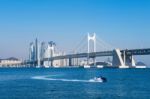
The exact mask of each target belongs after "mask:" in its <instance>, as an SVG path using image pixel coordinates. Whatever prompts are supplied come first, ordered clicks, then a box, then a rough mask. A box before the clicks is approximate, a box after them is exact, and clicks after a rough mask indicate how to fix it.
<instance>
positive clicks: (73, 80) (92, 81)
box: [32, 76, 102, 83]
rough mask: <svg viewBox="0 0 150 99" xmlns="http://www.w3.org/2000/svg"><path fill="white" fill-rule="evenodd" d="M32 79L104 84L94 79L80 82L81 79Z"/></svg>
mask: <svg viewBox="0 0 150 99" xmlns="http://www.w3.org/2000/svg"><path fill="white" fill-rule="evenodd" d="M32 79H37V80H51V81H63V82H91V83H96V82H102V81H95V80H94V79H89V80H79V79H61V78H60V79H59V78H58V79H56V78H49V76H34V77H32Z"/></svg>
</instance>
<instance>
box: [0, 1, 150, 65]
mask: <svg viewBox="0 0 150 99" xmlns="http://www.w3.org/2000/svg"><path fill="white" fill-rule="evenodd" d="M149 4H150V1H148V0H143V1H141V0H137V1H135V0H122V1H118V0H113V1H112V0H94V1H92V0H76V1H69V0H63V1H62V0H51V1H49V0H45V1H44V2H42V1H40V0H38V1H36V0H33V1H30V0H26V1H25V0H24V1H19V0H13V1H11V0H6V1H4V0H2V1H0V7H1V9H0V13H1V16H0V21H1V24H0V33H1V39H0V41H1V42H0V45H1V47H2V48H1V50H0V55H1V57H0V58H7V57H11V56H14V57H19V58H23V59H25V58H28V55H29V54H28V47H29V43H30V42H32V41H34V39H35V38H38V39H39V40H40V41H47V42H48V41H55V42H56V43H57V44H58V46H61V47H63V48H64V49H68V50H69V49H70V48H72V47H73V46H72V45H73V44H74V43H78V42H77V41H79V40H81V39H82V37H83V36H85V35H86V34H87V33H88V32H95V33H96V34H97V35H98V36H99V37H100V38H102V39H103V40H105V41H106V42H108V43H109V44H111V45H113V46H115V47H117V48H122V49H125V48H149V42H150V40H149V36H150V34H149V32H150V28H149V23H150V20H149V17H150V13H149V12H150V10H149V9H150V7H149ZM68 38H69V39H68ZM144 57H146V56H144ZM139 61H140V60H139ZM144 62H146V63H148V64H150V63H149V62H148V58H147V57H146V58H144Z"/></svg>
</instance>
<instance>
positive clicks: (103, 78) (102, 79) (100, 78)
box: [90, 76, 107, 82]
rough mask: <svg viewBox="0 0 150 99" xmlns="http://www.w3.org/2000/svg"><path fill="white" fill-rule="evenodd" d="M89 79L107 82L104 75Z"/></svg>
mask: <svg viewBox="0 0 150 99" xmlns="http://www.w3.org/2000/svg"><path fill="white" fill-rule="evenodd" d="M90 81H93V82H107V79H106V78H105V77H102V76H101V77H94V79H91V80H90Z"/></svg>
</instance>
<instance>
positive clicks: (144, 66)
mask: <svg viewBox="0 0 150 99" xmlns="http://www.w3.org/2000/svg"><path fill="white" fill-rule="evenodd" d="M135 68H146V66H135Z"/></svg>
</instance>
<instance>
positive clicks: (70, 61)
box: [69, 58, 72, 66]
mask: <svg viewBox="0 0 150 99" xmlns="http://www.w3.org/2000/svg"><path fill="white" fill-rule="evenodd" d="M69 66H72V59H71V58H69Z"/></svg>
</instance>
